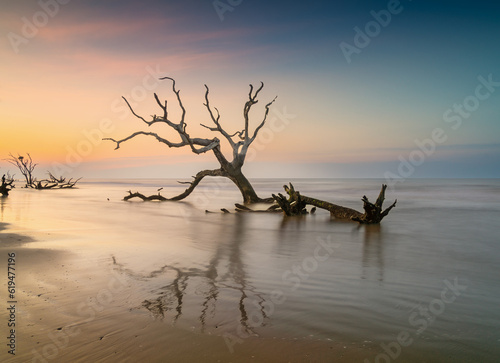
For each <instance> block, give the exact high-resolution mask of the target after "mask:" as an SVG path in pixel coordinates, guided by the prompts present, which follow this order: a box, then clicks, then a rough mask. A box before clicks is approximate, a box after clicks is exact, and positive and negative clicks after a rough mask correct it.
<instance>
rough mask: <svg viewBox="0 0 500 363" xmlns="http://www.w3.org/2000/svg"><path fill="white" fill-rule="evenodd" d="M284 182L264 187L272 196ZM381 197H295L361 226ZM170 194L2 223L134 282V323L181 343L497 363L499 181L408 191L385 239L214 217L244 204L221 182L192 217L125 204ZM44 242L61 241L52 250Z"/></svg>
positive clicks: (40, 206) (80, 194)
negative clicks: (198, 340) (311, 345)
mask: <svg viewBox="0 0 500 363" xmlns="http://www.w3.org/2000/svg"><path fill="white" fill-rule="evenodd" d="M287 182H288V180H262V179H261V180H256V181H254V186H255V188H256V190H257V191H258V194H259V195H260V196H269V195H270V194H271V193H276V192H281V191H282V185H283V184H285V183H287ZM381 184H382V180H366V179H364V180H347V179H335V180H326V179H321V180H319V179H298V180H296V181H295V183H294V185H295V187H296V189H297V190H299V191H301V193H302V194H304V195H308V196H311V197H316V198H319V199H324V200H328V201H331V202H334V203H337V204H341V205H344V206H347V207H351V208H355V209H358V210H361V209H362V202H361V201H360V199H361V197H362V196H363V195H367V196H368V198H369V199H370V200H372V201H375V199H376V197H377V196H378V192H379V190H380V186H381ZM160 187H162V188H163V190H162V191H161V192H162V194H163V195H164V196H172V195H174V194H176V193H178V192H180V191H182V190H183V186H182V185H180V184H177V183H176V182H175V180H120V181H118V180H96V181H82V182H80V183H79V188H78V189H74V190H54V191H41V192H40V191H34V190H21V189H15V190H14V191H13V192H12V193H11V196H10V197H9V198H7V199H2V200H1V206H0V207H1V209H0V221H1V222H3V223H7V225H6V227H7V228H8V229H9V230H10V231H11V232H14V233H20V234H28V235H30V234H36V233H35V232H37V233H38V237H37V238H35V241H34V242H32V243H30V245H31V246H32V245H35V244H37V243H38V245H39V246H46V247H48V248H51V247H54V246H57V247H60V248H66V249H68V250H75V251H78V253H83V254H86V253H87V254H88V255H89V256H97V255H98V256H101V257H103V258H106V259H109V260H112V259H113V261H114V264H115V265H116V266H117V268H120V269H121V271H122V272H123V273H126V274H128V275H129V277H130V278H131V279H133V280H135V281H137V289H136V292H135V293H136V294H138V295H140V298H141V300H143V303H142V304H141V305H139V306H130V308H131V309H138V310H140V311H143V312H144V313H147V314H151V315H152V316H154V317H155V318H156V319H162V320H164V321H165V322H166V323H169V324H175V325H176V326H177V327H179V329H190V330H195V331H197V332H202V333H207V334H218V335H221V336H226V337H242V338H244V337H245V336H248V335H250V334H251V335H259V336H262V337H269V338H290V339H314V340H331V341H339V342H350V343H356V344H358V345H359V346H363V345H364V344H368V345H372V346H375V347H379V346H380V344H385V345H386V346H389V348H388V349H389V350H390V349H391V348H390V347H392V349H393V351H392V352H393V353H392V354H396V352H397V347H396V344H397V345H398V346H400V347H401V353H398V355H397V356H398V357H400V358H399V361H429V362H430V361H434V360H432V359H431V358H429V357H432V356H435V355H436V354H439V356H440V357H445V358H446V359H449V361H450V362H451V361H454V362H494V361H498V359H500V348H499V346H500V309H499V306H500V288H499V285H500V284H499V282H500V246H499V244H500V239H499V227H500V180H473V179H469V180H409V181H406V182H404V183H401V184H399V185H397V186H396V188H395V189H394V190H388V191H387V193H386V198H387V199H386V204H387V205H389V203H392V201H393V200H394V199H398V204H397V207H396V208H395V209H393V210H392V212H391V213H390V214H389V216H388V217H386V219H384V221H383V222H382V224H381V225H380V226H358V224H356V223H351V222H341V221H332V220H330V218H329V214H328V213H327V212H326V211H322V210H318V211H317V213H316V214H315V215H309V216H306V217H304V218H289V219H285V218H284V217H283V216H282V215H279V214H258V213H255V214H237V213H235V214H228V215H224V214H221V213H209V214H207V213H205V210H210V211H214V212H218V211H219V210H220V208H227V209H229V210H231V211H232V210H233V205H234V203H235V202H240V201H241V200H240V195H239V192H238V190H237V189H235V188H234V187H233V186H232V184H231V183H229V182H227V181H225V180H217V179H212V180H204V181H203V182H202V184H201V185H200V186H199V187H198V188H197V189H196V191H195V193H193V194H192V195H191V196H190V197H189V198H188V199H187V200H186V201H183V202H165V203H155V202H151V203H143V202H123V201H121V198H122V197H123V196H124V195H125V194H126V191H127V190H129V189H132V190H133V191H136V190H139V191H141V192H144V193H146V194H149V193H150V194H153V193H156V190H157V189H158V188H160ZM108 199H109V200H108ZM40 232H42V233H40ZM45 233H46V234H47V235H48V234H52V235H54V234H55V235H59V236H60V238H59V239H56V240H54V238H52V239H51V240H50V242H44V239H43V234H45ZM40 236H41V237H40ZM96 241H97V242H96ZM44 243H45V244H44ZM125 303H126V302H125ZM399 338H401V339H399ZM398 339H399V340H400V341H399V342H398ZM403 343H405V344H406V345H407V346H404V344H403ZM234 348H235V349H237V347H236V346H235V347H234ZM379 350H380V354H386V355H390V353H388V352H385V351H384V350H383V348H382V347H380V349H379ZM377 354H379V353H377V350H376V349H375V350H374V354H373V355H372V356H367V359H368V361H370V362H373V361H375V360H376V359H377ZM380 357H381V356H379V358H378V359H379V360H378V361H380V362H382V361H384V360H383V359H382V358H380ZM394 359H396V358H394ZM390 361H392V358H391V360H390Z"/></svg>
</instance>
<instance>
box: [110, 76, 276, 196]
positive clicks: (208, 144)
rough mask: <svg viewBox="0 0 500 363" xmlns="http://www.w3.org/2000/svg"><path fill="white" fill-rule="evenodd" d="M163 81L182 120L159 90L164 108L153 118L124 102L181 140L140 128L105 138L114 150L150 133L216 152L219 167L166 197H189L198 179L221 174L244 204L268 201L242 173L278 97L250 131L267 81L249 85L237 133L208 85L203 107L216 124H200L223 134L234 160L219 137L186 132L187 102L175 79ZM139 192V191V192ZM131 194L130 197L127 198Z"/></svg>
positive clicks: (174, 144)
mask: <svg viewBox="0 0 500 363" xmlns="http://www.w3.org/2000/svg"><path fill="white" fill-rule="evenodd" d="M160 79H161V80H170V81H171V82H172V92H173V93H174V94H175V96H176V98H177V103H178V105H179V108H180V109H181V111H182V113H181V117H180V120H179V122H175V121H173V120H172V119H171V118H170V117H169V115H168V110H167V101H165V102H164V103H162V102H161V101H160V99H159V98H158V96H157V95H156V93H155V94H154V98H155V100H156V103H157V104H158V106H159V107H160V109H161V112H162V115H161V116H157V115H152V118H151V119H150V120H146V119H145V118H143V117H142V116H140V115H138V114H136V113H135V111H134V110H133V108H132V106H131V105H130V103H129V102H128V101H127V99H125V98H123V99H124V101H125V102H126V104H127V106H128V107H129V109H130V111H131V112H132V114H133V115H134V116H135V117H137V118H138V119H140V120H141V121H142V122H144V123H145V124H146V125H147V126H148V127H149V126H152V125H154V124H163V125H166V126H169V127H170V128H172V129H173V130H174V131H175V132H176V133H177V136H178V137H179V140H178V141H170V140H168V139H165V138H163V137H161V136H160V135H158V134H157V133H155V132H146V131H137V132H134V133H132V134H131V135H129V136H127V137H125V138H123V139H120V140H116V139H113V138H104V139H103V140H109V141H112V142H114V143H115V144H116V147H115V149H119V148H120V146H121V144H122V143H124V142H127V141H128V140H131V139H133V138H135V137H136V136H140V135H144V136H149V137H153V138H155V139H156V140H157V141H158V142H160V143H162V144H165V145H166V146H168V147H170V148H171V147H175V148H180V147H189V148H190V149H191V151H192V152H193V153H195V154H203V153H206V152H210V151H211V152H213V153H214V155H215V157H216V159H217V161H218V162H219V164H220V168H219V169H214V170H202V171H200V172H199V173H198V174H196V176H195V177H194V180H193V181H192V182H188V184H190V186H189V188H187V189H186V190H185V191H184V192H183V193H181V194H179V195H177V196H175V197H173V198H165V200H181V199H183V198H186V197H187V196H188V195H189V194H191V192H192V191H193V190H194V188H195V187H196V186H197V185H198V184H199V182H200V181H201V180H202V179H203V178H204V177H205V176H219V177H225V178H228V179H230V180H231V181H232V182H233V183H234V184H235V185H236V186H237V187H238V189H239V190H240V192H241V195H242V197H243V203H245V204H251V203H259V202H265V201H266V200H263V199H261V198H259V196H258V195H257V193H256V192H255V190H254V189H253V186H252V185H251V184H250V182H249V181H248V179H247V178H246V177H245V176H244V175H243V172H242V167H243V164H244V162H245V158H246V155H247V152H248V149H249V147H250V145H251V144H252V142H253V141H254V140H255V138H256V137H257V135H258V133H259V131H260V130H261V129H262V127H263V126H264V125H265V123H266V121H267V117H268V113H269V108H270V107H271V105H272V104H273V103H274V101H275V99H276V97H275V98H274V99H273V100H271V101H270V102H268V103H267V104H266V105H265V106H264V115H263V117H262V121H260V123H259V124H258V125H257V126H256V127H255V129H254V130H253V132H251V130H250V116H249V114H250V110H251V108H252V107H253V105H255V104H256V103H257V102H258V100H257V96H258V95H259V93H260V92H261V90H262V89H263V88H264V83H261V85H260V87H259V88H257V89H256V90H254V87H253V86H252V85H250V92H249V94H248V101H246V103H245V105H244V107H243V119H244V128H243V129H242V130H241V131H236V132H235V133H229V132H227V131H226V130H225V129H223V128H222V125H221V123H220V114H219V110H218V109H217V108H215V107H212V106H211V105H210V102H209V97H208V96H209V88H208V86H207V85H205V103H204V106H205V107H206V109H207V111H208V114H209V116H210V120H211V122H212V125H213V126H207V125H204V124H201V126H203V127H205V128H207V129H209V130H210V131H213V132H218V133H219V134H220V135H222V136H223V137H224V138H225V139H226V140H227V142H228V143H229V145H230V146H231V149H232V157H233V159H232V161H229V160H228V159H227V158H226V156H225V155H224V154H223V153H222V151H221V145H220V140H219V139H218V138H217V137H213V138H199V137H192V136H191V135H190V134H189V133H188V132H187V123H186V109H185V108H184V105H183V103H182V100H181V96H180V90H178V89H177V88H176V86H175V80H174V79H173V78H170V77H163V78H160ZM136 194H137V193H136ZM137 197H139V198H141V196H140V195H139V194H138V195H137ZM130 198H131V197H130V196H128V199H130ZM144 200H157V198H156V197H155V199H148V197H146V198H145V199H144Z"/></svg>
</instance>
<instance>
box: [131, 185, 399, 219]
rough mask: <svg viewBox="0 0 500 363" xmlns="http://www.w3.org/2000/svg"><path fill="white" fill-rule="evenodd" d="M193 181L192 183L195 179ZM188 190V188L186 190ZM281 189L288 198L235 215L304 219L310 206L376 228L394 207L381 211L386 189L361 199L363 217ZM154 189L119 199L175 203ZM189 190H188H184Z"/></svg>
mask: <svg viewBox="0 0 500 363" xmlns="http://www.w3.org/2000/svg"><path fill="white" fill-rule="evenodd" d="M195 180H196V179H195ZM190 188H191V187H190ZM283 188H284V189H285V192H286V193H287V194H288V197H286V196H284V195H283V194H281V193H278V195H276V194H273V196H272V199H273V200H274V201H275V202H276V204H273V205H271V206H270V207H269V208H267V209H262V210H258V209H252V208H249V207H248V206H246V205H242V204H238V203H236V204H235V206H236V212H240V213H273V212H278V213H284V214H285V215H286V216H297V215H304V214H307V213H309V212H308V211H307V209H306V206H307V205H312V206H314V207H313V208H312V209H311V211H310V213H311V214H312V213H314V212H315V210H316V208H321V209H325V210H327V211H329V212H330V215H331V217H333V218H335V219H344V220H352V221H355V222H359V223H362V224H378V223H380V221H382V219H384V217H386V216H387V215H388V214H389V212H390V211H391V209H392V208H394V207H395V206H396V202H397V200H396V201H395V202H394V203H393V204H391V205H390V206H389V207H388V208H386V209H385V210H382V205H383V203H384V200H385V190H386V189H387V185H382V189H381V190H380V193H379V196H378V198H377V200H376V202H375V203H371V202H370V201H369V200H368V198H367V197H366V196H365V195H364V196H363V198H362V199H361V200H362V201H363V209H364V213H361V212H358V211H357V210H354V209H351V208H347V207H343V206H340V205H337V204H333V203H330V202H326V201H324V200H320V199H316V198H311V197H308V196H305V195H301V194H300V192H298V191H296V190H295V188H294V187H293V185H292V183H290V186H287V185H284V186H283ZM161 189H163V188H160V189H158V194H153V195H150V196H146V195H144V194H142V193H139V192H135V193H132V191H130V190H129V191H128V193H129V194H128V195H127V196H125V197H124V198H123V200H125V201H127V200H130V199H132V198H139V199H142V200H143V201H160V202H164V201H176V200H179V199H178V198H177V197H173V198H165V197H164V196H163V195H161V194H160V190H161ZM188 189H189V188H188ZM221 211H222V212H223V213H225V214H227V213H230V212H229V211H228V210H227V209H225V208H223V209H221ZM205 212H207V213H213V212H210V211H208V210H207V211H205Z"/></svg>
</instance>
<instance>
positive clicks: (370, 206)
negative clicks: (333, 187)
mask: <svg viewBox="0 0 500 363" xmlns="http://www.w3.org/2000/svg"><path fill="white" fill-rule="evenodd" d="M283 188H284V189H285V191H286V193H287V194H288V198H286V197H285V196H283V195H282V194H278V195H277V196H276V195H274V194H273V198H274V200H275V201H276V203H278V205H279V206H280V207H281V209H282V210H283V212H284V213H285V215H287V216H293V215H301V214H304V213H307V212H306V211H305V206H306V205H307V204H309V205H313V206H315V207H317V208H322V209H326V210H327V211H329V212H330V215H331V216H332V217H333V218H335V219H347V220H352V221H355V222H359V223H362V224H378V223H380V222H381V221H382V219H383V218H384V217H386V216H387V215H388V214H389V212H390V211H391V209H392V208H394V207H395V206H396V202H397V200H396V201H395V202H394V203H393V204H391V205H390V206H389V207H388V208H387V209H385V210H382V205H383V203H384V200H385V190H386V189H387V185H385V184H383V185H382V189H381V190H380V193H379V196H378V198H377V201H376V202H375V203H371V202H370V201H369V200H368V198H367V197H366V196H365V195H364V196H363V198H362V199H361V200H362V201H363V209H364V211H365V212H364V213H361V212H358V211H357V210H354V209H351V208H347V207H343V206H340V205H337V204H333V203H330V202H326V201H323V200H319V199H315V198H311V197H307V196H304V195H301V194H300V193H299V192H298V191H296V190H295V188H294V187H293V185H292V183H290V186H287V185H284V186H283Z"/></svg>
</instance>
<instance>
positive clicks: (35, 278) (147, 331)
mask: <svg viewBox="0 0 500 363" xmlns="http://www.w3.org/2000/svg"><path fill="white" fill-rule="evenodd" d="M1 233H2V240H4V237H7V239H15V240H16V243H12V244H9V245H7V246H5V245H2V247H0V251H1V255H2V256H3V255H5V254H6V253H7V251H14V252H15V254H16V264H17V271H18V275H17V284H18V285H17V286H18V287H17V301H18V303H17V307H18V311H17V317H18V323H17V325H16V332H17V335H16V355H15V356H12V355H10V354H9V355H8V356H6V360H4V361H6V362H36V363H46V362H67V361H71V362H88V361H93V362H118V361H119V362H136V361H148V362H164V361H166V360H173V361H178V362H188V361H196V360H198V361H203V362H322V361H329V360H332V359H334V360H335V361H336V362H337V361H338V362H350V361H353V360H362V359H363V358H366V357H367V356H370V353H369V352H372V351H371V349H367V350H364V349H359V347H355V346H348V345H346V344H345V343H338V342H332V341H330V342H327V341H314V340H300V339H286V338H277V337H276V338H274V339H272V338H262V337H254V336H249V337H247V338H246V337H245V338H244V339H240V338H239V337H237V336H234V338H235V340H234V341H233V340H231V339H232V338H229V339H228V338H227V336H226V338H225V337H224V336H223V335H213V334H204V333H200V332H195V331H188V330H186V329H182V328H177V327H175V326H171V324H168V323H167V322H165V321H161V320H159V319H153V318H152V316H151V314H150V313H149V312H148V311H147V310H146V309H142V310H141V309H138V306H140V304H138V302H139V301H138V300H137V297H134V293H132V292H131V289H136V288H138V286H137V284H138V282H136V281H131V280H130V279H129V278H128V277H127V276H126V275H124V274H123V273H121V272H119V271H118V270H117V269H116V268H114V266H113V262H111V261H110V260H109V259H107V260H100V261H92V260H90V259H89V258H88V257H89V256H86V254H85V253H84V252H79V253H73V252H70V251H67V250H63V249H53V248H43V247H41V248H40V247H37V246H36V244H37V243H41V244H44V242H41V241H39V242H37V240H35V239H34V238H32V237H31V236H29V235H26V236H24V239H22V238H21V237H20V236H22V235H20V234H16V233H9V232H8V229H7V230H4V231H2V232H1ZM27 243H29V246H27V245H26V244H27ZM4 260H5V258H2V261H1V262H2V264H0V268H2V269H3V267H4V266H3V264H4V262H5V261H4ZM2 288H3V287H2ZM134 299H135V302H134ZM351 345H352V344H351ZM4 350H5V348H4ZM4 353H5V352H2V354H1V355H2V356H3V354H4Z"/></svg>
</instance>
